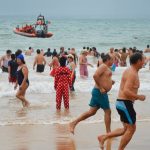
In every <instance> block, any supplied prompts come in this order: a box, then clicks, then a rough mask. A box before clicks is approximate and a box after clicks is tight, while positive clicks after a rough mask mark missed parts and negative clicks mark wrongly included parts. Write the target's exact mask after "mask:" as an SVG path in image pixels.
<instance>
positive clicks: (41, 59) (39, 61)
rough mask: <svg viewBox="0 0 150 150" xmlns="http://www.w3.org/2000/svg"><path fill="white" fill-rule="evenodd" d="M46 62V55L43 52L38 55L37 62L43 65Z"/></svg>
mask: <svg viewBox="0 0 150 150" xmlns="http://www.w3.org/2000/svg"><path fill="white" fill-rule="evenodd" d="M43 63H44V56H43V55H42V54H38V55H37V64H38V65H41V64H43Z"/></svg>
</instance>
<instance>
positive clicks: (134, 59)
mask: <svg viewBox="0 0 150 150" xmlns="http://www.w3.org/2000/svg"><path fill="white" fill-rule="evenodd" d="M142 59H143V56H142V54H141V53H139V52H136V53H134V54H133V55H132V56H131V57H130V65H132V64H136V63H137V62H138V61H139V60H141V61H142Z"/></svg>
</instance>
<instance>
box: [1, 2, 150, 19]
mask: <svg viewBox="0 0 150 150" xmlns="http://www.w3.org/2000/svg"><path fill="white" fill-rule="evenodd" d="M39 13H42V14H44V15H48V16H50V17H53V18H148V19H149V18H150V0H0V14H1V15H38V14H39Z"/></svg>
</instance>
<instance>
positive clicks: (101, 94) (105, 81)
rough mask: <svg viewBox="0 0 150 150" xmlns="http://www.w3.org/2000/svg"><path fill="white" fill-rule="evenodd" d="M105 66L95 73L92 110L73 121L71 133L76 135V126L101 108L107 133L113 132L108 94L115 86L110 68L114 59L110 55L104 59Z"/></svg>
mask: <svg viewBox="0 0 150 150" xmlns="http://www.w3.org/2000/svg"><path fill="white" fill-rule="evenodd" d="M102 60H103V64H101V65H100V66H99V67H98V68H97V70H96V72H95V73H94V76H93V78H94V81H95V86H94V88H93V90H92V98H91V101H90V104H89V106H90V109H89V110H88V111H87V112H85V113H83V114H81V115H80V116H79V117H78V118H77V119H75V120H73V121H72V122H71V123H70V124H69V126H70V132H71V133H73V134H74V130H75V127H76V125H77V124H78V123H79V122H80V121H82V120H85V119H87V118H89V117H91V116H93V115H95V114H96V112H97V111H98V110H99V109H100V108H101V109H103V111H104V113H105V115H104V120H105V126H106V132H107V133H108V132H110V131H111V127H110V126H111V110H110V104H109V99H108V94H107V92H109V91H110V90H111V88H112V85H113V84H114V81H113V80H112V79H111V78H112V71H111V70H110V67H111V66H112V63H113V59H112V58H111V57H110V55H109V54H106V55H105V56H103V57H102Z"/></svg>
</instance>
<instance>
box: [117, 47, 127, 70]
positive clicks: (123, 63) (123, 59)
mask: <svg viewBox="0 0 150 150" xmlns="http://www.w3.org/2000/svg"><path fill="white" fill-rule="evenodd" d="M119 53H120V55H121V57H120V66H122V67H126V66H127V62H126V60H127V57H128V55H129V54H128V53H127V52H126V48H123V49H121V50H120V51H119Z"/></svg>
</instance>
